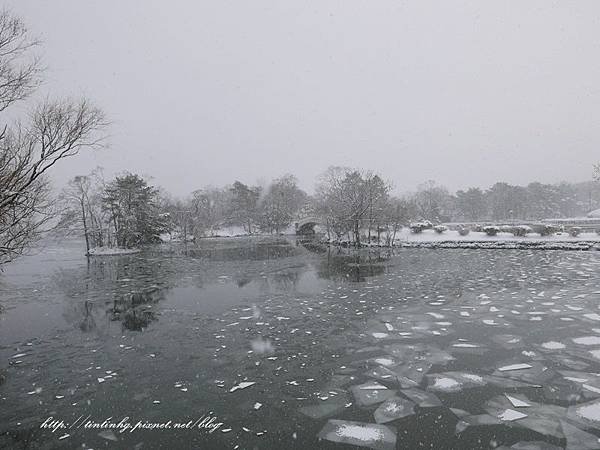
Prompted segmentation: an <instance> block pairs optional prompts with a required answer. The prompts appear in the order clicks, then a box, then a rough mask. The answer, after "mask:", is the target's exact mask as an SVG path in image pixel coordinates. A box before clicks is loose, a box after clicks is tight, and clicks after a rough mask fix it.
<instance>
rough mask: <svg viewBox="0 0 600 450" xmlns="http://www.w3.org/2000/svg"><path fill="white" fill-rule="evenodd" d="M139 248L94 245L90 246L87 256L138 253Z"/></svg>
mask: <svg viewBox="0 0 600 450" xmlns="http://www.w3.org/2000/svg"><path fill="white" fill-rule="evenodd" d="M139 252H140V249H139V248H119V247H94V248H90V251H89V252H88V256H118V255H131V254H134V253H139Z"/></svg>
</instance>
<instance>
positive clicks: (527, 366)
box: [498, 363, 533, 372]
mask: <svg viewBox="0 0 600 450" xmlns="http://www.w3.org/2000/svg"><path fill="white" fill-rule="evenodd" d="M532 367H533V366H532V365H530V364H527V363H522V364H511V365H510V366H503V367H498V370H499V371H500V372H507V371H510V370H522V369H531V368H532Z"/></svg>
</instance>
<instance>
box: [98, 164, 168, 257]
mask: <svg viewBox="0 0 600 450" xmlns="http://www.w3.org/2000/svg"><path fill="white" fill-rule="evenodd" d="M157 198H158V190H157V189H155V188H154V187H153V186H149V185H148V183H147V182H146V181H145V180H144V179H143V178H141V177H139V176H138V175H135V174H126V175H124V176H118V177H116V178H115V179H114V180H113V181H111V182H110V183H108V185H107V186H106V188H105V190H104V195H103V197H102V202H103V205H104V208H105V210H106V211H107V212H108V213H109V221H110V223H111V224H112V226H113V229H114V234H115V237H116V243H117V245H118V246H119V247H123V248H131V247H135V246H136V245H140V244H148V243H152V242H158V241H159V240H160V238H159V236H160V234H161V233H162V232H164V231H165V230H166V228H167V221H166V217H165V215H164V214H163V213H161V211H160V210H159V208H158V205H157Z"/></svg>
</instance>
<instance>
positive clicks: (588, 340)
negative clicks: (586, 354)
mask: <svg viewBox="0 0 600 450" xmlns="http://www.w3.org/2000/svg"><path fill="white" fill-rule="evenodd" d="M573 342H575V343H576V344H579V345H600V336H583V337H579V338H574V339H573Z"/></svg>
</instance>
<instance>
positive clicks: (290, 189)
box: [60, 167, 600, 248]
mask: <svg viewBox="0 0 600 450" xmlns="http://www.w3.org/2000/svg"><path fill="white" fill-rule="evenodd" d="M392 187H393V185H392V183H391V182H389V181H386V180H384V179H383V178H382V177H381V176H379V175H378V174H376V173H373V172H370V171H363V170H359V169H351V168H343V167H330V168H329V169H328V170H327V171H325V172H324V173H323V174H322V175H321V176H319V177H318V179H317V181H316V186H315V193H314V194H312V195H309V194H307V193H306V192H304V191H303V190H301V189H300V188H299V187H298V182H297V180H296V178H295V177H294V176H293V175H284V176H282V177H280V178H277V179H274V180H272V181H271V182H270V183H268V184H267V185H265V186H258V185H247V184H244V183H242V182H240V181H234V182H233V183H232V184H230V185H227V186H222V187H204V188H201V189H198V190H195V191H193V192H191V193H190V194H189V195H188V196H187V197H185V198H175V197H173V196H171V195H169V194H168V193H167V192H164V191H161V190H160V189H157V188H156V187H154V186H151V185H149V184H148V182H147V180H144V179H143V178H142V177H140V176H139V175H135V174H130V173H126V174H123V175H120V176H117V177H115V178H114V179H112V180H108V181H107V180H104V178H103V176H102V173H101V172H99V171H96V172H94V173H93V174H90V175H87V176H79V177H76V178H74V179H73V180H71V182H70V183H69V186H68V187H67V188H66V189H65V190H64V191H63V193H62V195H61V202H60V205H62V207H61V208H62V214H61V218H62V220H61V224H62V225H63V228H65V229H69V230H71V231H73V230H80V231H81V232H82V234H83V235H84V236H85V237H86V241H87V243H88V248H91V247H99V246H117V247H124V248H130V247H135V246H137V245H140V244H144V243H150V242H156V241H159V237H160V235H161V234H163V233H176V234H177V236H178V237H179V238H180V239H185V240H188V239H193V238H200V237H205V236H214V235H218V234H219V233H220V231H221V230H223V229H224V228H226V227H238V228H239V229H240V232H243V233H244V234H257V233H270V234H278V233H282V232H285V231H289V230H290V227H293V226H294V224H295V223H296V222H298V221H299V220H300V219H302V218H303V217H315V218H318V221H319V223H320V224H321V225H322V226H323V227H325V228H326V229H327V233H328V234H329V235H331V236H342V235H352V236H354V237H355V239H356V240H357V241H360V239H361V234H363V235H364V233H365V231H364V230H368V231H367V233H368V234H369V239H370V238H371V230H373V232H374V233H377V234H379V233H387V234H394V235H395V233H396V232H397V231H398V230H399V229H400V228H402V227H403V226H407V225H409V224H410V223H411V222H418V221H429V222H432V223H433V224H435V223H448V222H461V223H467V222H518V221H527V222H532V221H539V220H541V219H548V218H565V217H576V216H585V215H586V214H587V213H588V212H590V211H591V210H594V209H596V208H600V183H598V182H595V181H589V182H582V183H559V184H542V183H537V182H534V183H530V184H528V185H527V186H513V185H510V184H508V183H503V182H498V183H495V184H493V185H492V186H491V187H489V188H488V189H480V188H469V189H466V190H459V191H457V192H454V193H451V192H449V190H448V189H446V188H445V187H444V186H440V185H438V184H437V183H435V182H434V181H428V182H426V183H423V184H421V185H419V186H418V187H417V188H416V189H415V190H414V191H413V192H410V193H406V194H404V195H393V194H392ZM378 237H379V236H378Z"/></svg>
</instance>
